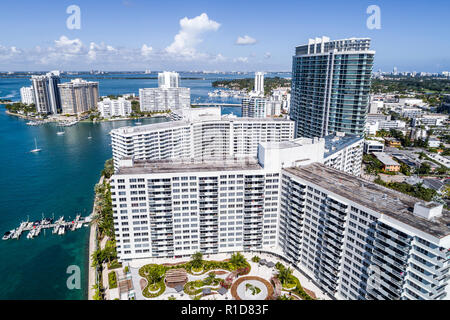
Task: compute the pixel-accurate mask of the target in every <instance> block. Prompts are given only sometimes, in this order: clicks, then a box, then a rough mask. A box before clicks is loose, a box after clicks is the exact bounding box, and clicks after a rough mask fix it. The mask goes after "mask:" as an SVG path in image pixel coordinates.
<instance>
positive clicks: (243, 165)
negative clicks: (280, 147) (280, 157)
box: [115, 157, 262, 175]
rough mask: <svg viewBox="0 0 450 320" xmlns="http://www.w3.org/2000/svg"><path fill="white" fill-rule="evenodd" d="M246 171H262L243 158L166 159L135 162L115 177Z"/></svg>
mask: <svg viewBox="0 0 450 320" xmlns="http://www.w3.org/2000/svg"><path fill="white" fill-rule="evenodd" d="M232 170H239V171H247V170H262V167H261V165H260V164H259V163H258V160H257V159H256V158H253V157H245V158H226V157H225V158H211V159H209V158H204V159H166V160H151V161H146V160H135V161H134V164H133V166H132V167H120V168H119V170H118V171H117V172H116V173H115V175H121V174H143V173H155V174H157V173H172V172H205V171H232Z"/></svg>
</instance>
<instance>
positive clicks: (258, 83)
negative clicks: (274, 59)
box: [254, 72, 264, 96]
mask: <svg viewBox="0 0 450 320" xmlns="http://www.w3.org/2000/svg"><path fill="white" fill-rule="evenodd" d="M254 91H255V92H256V93H257V94H259V95H262V96H264V72H255V90H254Z"/></svg>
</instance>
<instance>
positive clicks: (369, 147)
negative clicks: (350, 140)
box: [363, 140, 384, 154]
mask: <svg viewBox="0 0 450 320" xmlns="http://www.w3.org/2000/svg"><path fill="white" fill-rule="evenodd" d="M363 152H364V154H369V153H372V152H384V142H381V141H376V140H364V148H363Z"/></svg>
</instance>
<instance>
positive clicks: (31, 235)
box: [27, 229, 35, 239]
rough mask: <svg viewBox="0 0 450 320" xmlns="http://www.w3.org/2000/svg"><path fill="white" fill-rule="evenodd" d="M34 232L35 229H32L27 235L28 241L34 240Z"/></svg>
mask: <svg viewBox="0 0 450 320" xmlns="http://www.w3.org/2000/svg"><path fill="white" fill-rule="evenodd" d="M34 232H35V231H34V229H31V230H30V232H28V234H27V239H33V237H34Z"/></svg>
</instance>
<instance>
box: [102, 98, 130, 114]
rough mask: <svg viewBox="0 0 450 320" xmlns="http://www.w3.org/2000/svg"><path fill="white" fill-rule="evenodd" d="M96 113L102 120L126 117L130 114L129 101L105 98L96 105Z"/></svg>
mask: <svg viewBox="0 0 450 320" xmlns="http://www.w3.org/2000/svg"><path fill="white" fill-rule="evenodd" d="M97 106H98V111H99V112H100V114H101V116H102V117H103V118H111V117H126V116H128V115H130V114H131V111H132V110H131V101H130V100H126V99H125V98H122V97H120V98H118V99H110V98H106V99H103V101H100V102H99V103H98V104H97Z"/></svg>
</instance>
